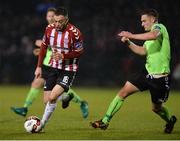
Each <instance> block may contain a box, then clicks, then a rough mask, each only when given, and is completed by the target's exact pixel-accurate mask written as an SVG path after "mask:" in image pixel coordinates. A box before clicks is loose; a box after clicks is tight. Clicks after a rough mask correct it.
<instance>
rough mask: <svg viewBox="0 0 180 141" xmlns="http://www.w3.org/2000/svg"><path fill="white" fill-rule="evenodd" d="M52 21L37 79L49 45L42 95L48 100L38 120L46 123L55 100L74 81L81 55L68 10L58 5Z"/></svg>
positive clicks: (41, 50) (81, 43)
mask: <svg viewBox="0 0 180 141" xmlns="http://www.w3.org/2000/svg"><path fill="white" fill-rule="evenodd" d="M54 20H55V22H54V24H51V25H48V26H47V28H46V30H45V33H44V37H43V43H42V44H41V49H40V54H39V58H38V65H37V68H36V71H35V76H36V78H39V77H41V76H42V75H43V71H42V68H43V67H42V64H43V60H44V57H45V54H46V51H47V49H48V47H50V48H51V50H52V55H51V59H50V66H49V67H48V75H47V77H46V78H45V80H46V83H45V85H44V94H45V95H48V102H47V104H46V107H45V111H44V114H43V117H42V120H41V123H42V127H44V126H45V124H46V123H47V121H48V120H49V118H50V117H51V115H52V113H53V111H54V110H55V108H56V104H57V99H58V98H59V97H60V96H61V95H62V94H63V93H64V92H68V90H69V88H70V86H71V85H72V83H73V80H74V78H75V75H76V72H77V70H78V63H79V58H80V56H81V54H82V53H83V50H84V49H83V38H82V34H81V32H80V31H79V29H77V28H76V27H75V26H74V25H72V24H70V23H69V19H68V12H67V10H66V9H65V8H62V7H60V8H57V9H56V12H55V15H54Z"/></svg>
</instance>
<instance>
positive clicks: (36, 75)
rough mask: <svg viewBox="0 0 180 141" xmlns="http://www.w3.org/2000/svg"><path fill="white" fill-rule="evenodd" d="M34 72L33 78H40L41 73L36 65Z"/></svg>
mask: <svg viewBox="0 0 180 141" xmlns="http://www.w3.org/2000/svg"><path fill="white" fill-rule="evenodd" d="M34 74H35V78H40V77H41V75H42V69H41V67H37V68H36V70H35V73H34Z"/></svg>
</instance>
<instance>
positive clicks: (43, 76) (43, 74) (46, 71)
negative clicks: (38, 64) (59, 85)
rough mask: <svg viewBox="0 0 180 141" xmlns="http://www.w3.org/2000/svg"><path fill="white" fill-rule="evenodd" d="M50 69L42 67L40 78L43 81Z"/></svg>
mask: <svg viewBox="0 0 180 141" xmlns="http://www.w3.org/2000/svg"><path fill="white" fill-rule="evenodd" d="M50 69H51V67H48V66H45V65H42V78H44V79H45V80H46V79H47V78H48V74H49V71H50Z"/></svg>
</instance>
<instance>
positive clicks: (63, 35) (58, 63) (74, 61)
mask: <svg viewBox="0 0 180 141" xmlns="http://www.w3.org/2000/svg"><path fill="white" fill-rule="evenodd" d="M43 44H44V46H45V47H51V49H52V52H58V53H60V54H64V55H67V54H69V53H71V52H73V51H76V50H79V49H83V39H82V34H81V32H80V31H79V29H77V28H76V27H75V26H74V25H72V24H70V23H68V25H67V26H66V29H65V30H63V31H58V30H57V29H56V28H55V25H54V24H51V25H48V26H47V28H46V31H45V34H44V37H43ZM78 62H79V58H78V57H77V58H71V59H67V58H66V59H60V60H55V59H54V58H53V57H51V59H50V62H49V64H50V66H51V67H53V68H58V69H62V70H66V71H74V72H76V71H77V70H78Z"/></svg>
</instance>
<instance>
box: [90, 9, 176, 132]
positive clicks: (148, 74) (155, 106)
mask: <svg viewBox="0 0 180 141" xmlns="http://www.w3.org/2000/svg"><path fill="white" fill-rule="evenodd" d="M140 15H141V23H142V26H143V27H144V29H145V31H147V33H142V34H132V33H130V32H127V31H122V32H121V33H119V34H118V35H119V37H121V41H122V42H125V43H126V44H127V46H128V47H129V48H130V49H131V50H132V51H133V52H134V53H136V54H138V55H146V64H145V67H144V69H143V70H142V72H141V73H138V74H137V75H136V77H133V78H131V79H129V80H128V81H127V82H126V83H125V85H124V86H123V88H122V89H121V90H120V91H119V93H118V94H117V96H116V97H115V98H114V99H113V101H112V102H111V104H110V105H109V108H108V110H107V112H106V114H105V116H104V117H103V118H102V119H101V120H98V121H94V122H91V125H92V127H94V128H100V129H106V128H107V127H108V125H109V122H110V121H111V119H112V117H113V116H114V115H115V114H116V112H117V111H119V109H120V108H121V107H122V104H123V103H124V100H125V99H126V98H127V97H128V96H130V95H132V94H134V93H136V92H138V91H144V90H149V91H150V94H151V101H152V111H153V112H155V113H156V114H157V115H159V116H160V117H161V118H162V119H163V120H164V121H165V122H166V126H165V129H164V132H165V133H171V132H172V130H173V128H174V124H175V123H176V120H177V119H176V117H175V116H174V115H171V114H170V113H169V110H168V109H167V108H166V107H165V106H164V105H163V103H164V102H166V101H167V99H168V95H169V91H170V66H169V65H170V58H171V56H170V41H169V35H168V32H167V29H166V27H165V26H164V25H163V24H160V23H158V15H159V14H158V13H157V11H156V10H154V9H146V10H143V11H142V12H141V14H140ZM129 39H136V40H144V41H145V42H144V45H143V46H139V45H136V44H134V43H133V42H132V41H130V40H129Z"/></svg>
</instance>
